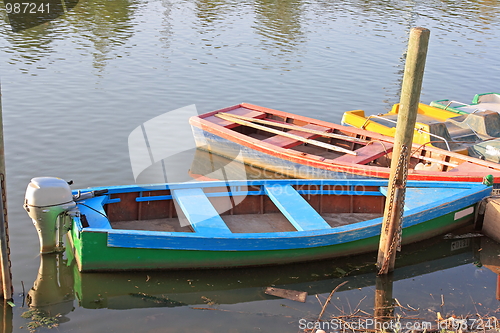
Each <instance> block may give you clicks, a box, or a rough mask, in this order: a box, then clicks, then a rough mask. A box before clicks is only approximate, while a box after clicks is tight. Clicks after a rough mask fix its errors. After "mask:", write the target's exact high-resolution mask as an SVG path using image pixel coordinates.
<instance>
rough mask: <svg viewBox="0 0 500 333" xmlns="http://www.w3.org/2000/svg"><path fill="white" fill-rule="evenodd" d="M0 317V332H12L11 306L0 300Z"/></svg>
mask: <svg viewBox="0 0 500 333" xmlns="http://www.w3.org/2000/svg"><path fill="white" fill-rule="evenodd" d="M0 310H1V316H2V317H1V318H0V319H2V320H0V333H12V331H13V330H14V329H13V326H12V317H13V313H12V307H11V306H10V305H8V304H7V302H0Z"/></svg>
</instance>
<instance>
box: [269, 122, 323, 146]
mask: <svg viewBox="0 0 500 333" xmlns="http://www.w3.org/2000/svg"><path fill="white" fill-rule="evenodd" d="M303 127H304V128H307V129H313V130H317V131H325V133H326V130H328V128H327V127H324V126H319V125H314V124H308V125H305V126H303ZM286 133H289V134H293V135H298V136H301V137H303V138H305V139H314V138H317V137H319V136H320V135H318V134H313V133H307V132H302V131H300V130H290V131H288V132H286ZM262 142H266V143H269V144H272V145H273V146H278V147H281V148H293V147H295V146H298V145H300V144H302V141H299V140H295V139H292V138H287V137H285V136H281V135H274V136H272V137H270V138H267V139H264V140H262Z"/></svg>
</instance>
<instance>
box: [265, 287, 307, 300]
mask: <svg viewBox="0 0 500 333" xmlns="http://www.w3.org/2000/svg"><path fill="white" fill-rule="evenodd" d="M265 293H266V294H268V295H272V296H277V297H281V298H286V299H289V300H292V301H297V302H302V303H305V301H306V298H307V292H305V291H296V290H290V289H281V288H275V287H267V289H266V291H265Z"/></svg>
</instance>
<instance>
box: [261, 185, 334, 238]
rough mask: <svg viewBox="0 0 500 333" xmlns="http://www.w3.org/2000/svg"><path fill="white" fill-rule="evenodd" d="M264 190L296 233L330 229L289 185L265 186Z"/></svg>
mask: <svg viewBox="0 0 500 333" xmlns="http://www.w3.org/2000/svg"><path fill="white" fill-rule="evenodd" d="M264 189H265V191H266V194H267V195H268V197H269V198H270V199H271V200H272V201H273V202H274V204H275V205H276V207H278V208H279V210H280V211H281V212H282V213H283V215H285V217H286V218H287V219H288V221H290V223H291V224H292V225H293V226H294V227H295V229H297V230H298V231H308V230H321V229H330V228H331V227H330V225H329V224H328V223H327V222H326V221H325V220H324V219H323V217H321V215H319V214H318V212H316V210H314V209H313V208H312V207H311V206H310V205H309V203H308V202H307V201H306V200H305V199H304V198H303V197H302V196H301V195H300V194H299V193H297V191H296V190H295V189H294V188H293V187H292V186H291V185H281V184H273V185H266V186H264Z"/></svg>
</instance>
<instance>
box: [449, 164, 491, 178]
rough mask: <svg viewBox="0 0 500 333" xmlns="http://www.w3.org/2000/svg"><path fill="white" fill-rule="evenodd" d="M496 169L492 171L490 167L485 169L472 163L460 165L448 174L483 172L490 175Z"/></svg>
mask: <svg viewBox="0 0 500 333" xmlns="http://www.w3.org/2000/svg"><path fill="white" fill-rule="evenodd" d="M492 171H494V169H490V168H488V167H484V166H481V165H478V164H474V163H471V162H464V163H461V164H459V165H458V166H457V167H454V168H453V169H451V170H450V171H448V172H461V173H463V172H483V173H484V175H485V176H486V175H489V174H490V173H491V172H492Z"/></svg>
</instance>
